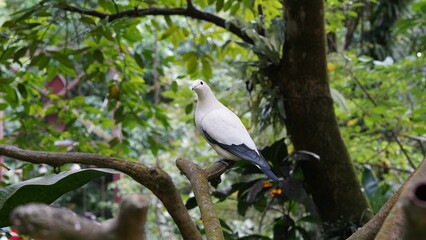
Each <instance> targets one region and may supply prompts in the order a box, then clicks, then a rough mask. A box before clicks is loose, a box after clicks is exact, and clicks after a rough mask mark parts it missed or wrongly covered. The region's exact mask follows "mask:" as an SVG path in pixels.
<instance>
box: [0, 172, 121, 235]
mask: <svg viewBox="0 0 426 240" xmlns="http://www.w3.org/2000/svg"><path fill="white" fill-rule="evenodd" d="M112 173H116V171H114V170H111V169H106V168H89V169H82V170H76V171H68V172H61V173H59V174H54V175H48V176H43V177H38V178H33V179H30V180H27V181H23V182H20V183H16V184H13V185H10V186H8V187H5V188H2V189H0V227H5V226H8V225H10V222H9V214H10V213H11V212H12V210H13V209H15V208H16V207H18V206H20V205H23V204H27V203H31V202H38V203H46V204H50V203H52V202H53V201H55V200H56V199H57V198H59V197H60V196H62V195H63V194H65V193H67V192H69V191H71V190H74V189H77V188H79V187H81V186H83V185H84V184H86V183H88V182H89V181H91V180H93V179H95V178H98V177H101V176H106V175H109V174H112Z"/></svg>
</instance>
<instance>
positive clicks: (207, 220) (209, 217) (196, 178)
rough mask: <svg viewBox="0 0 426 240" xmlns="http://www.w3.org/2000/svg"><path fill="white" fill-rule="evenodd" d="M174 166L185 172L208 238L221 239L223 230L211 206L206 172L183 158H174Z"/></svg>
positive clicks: (211, 239)
mask: <svg viewBox="0 0 426 240" xmlns="http://www.w3.org/2000/svg"><path fill="white" fill-rule="evenodd" d="M176 166H177V167H178V168H179V170H180V171H181V172H182V173H183V174H185V176H186V177H187V178H188V180H189V181H190V182H191V186H192V190H193V191H194V195H195V199H196V200H197V204H198V207H199V208H200V212H201V218H202V219H203V225H204V229H205V230H206V236H207V239H208V240H223V239H224V237H223V231H222V227H221V225H220V221H219V218H218V217H217V216H216V212H215V210H214V208H213V201H212V198H211V195H210V188H209V183H208V181H207V179H208V174H206V171H204V170H203V169H201V168H200V167H199V166H198V165H196V164H194V163H192V162H190V161H188V160H186V159H183V158H178V159H177V160H176Z"/></svg>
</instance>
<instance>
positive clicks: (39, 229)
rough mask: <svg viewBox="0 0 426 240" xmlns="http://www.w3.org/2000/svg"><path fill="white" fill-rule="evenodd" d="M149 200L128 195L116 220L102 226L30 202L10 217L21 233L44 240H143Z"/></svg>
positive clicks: (58, 209) (67, 211)
mask: <svg viewBox="0 0 426 240" xmlns="http://www.w3.org/2000/svg"><path fill="white" fill-rule="evenodd" d="M148 207H149V199H148V198H147V197H145V196H143V195H137V194H133V195H128V196H126V197H125V198H124V200H123V203H122V204H121V206H120V213H119V215H118V217H117V218H115V219H113V220H111V221H106V222H104V223H102V224H100V223H98V222H95V221H92V220H89V219H87V218H84V217H81V216H78V215H76V214H75V213H74V212H72V211H70V210H68V209H63V208H54V207H50V206H48V205H45V204H37V203H31V204H27V205H23V206H20V207H18V208H16V209H15V210H14V211H13V213H12V217H11V221H12V222H13V225H14V227H16V228H17V230H18V232H19V233H21V234H25V235H29V236H30V237H32V238H35V239H43V240H75V239H91V240H118V239H126V240H144V239H145V238H144V228H145V222H146V217H147V212H148Z"/></svg>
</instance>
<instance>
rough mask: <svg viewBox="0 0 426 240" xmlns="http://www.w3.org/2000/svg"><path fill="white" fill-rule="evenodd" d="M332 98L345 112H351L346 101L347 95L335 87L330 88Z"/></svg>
mask: <svg viewBox="0 0 426 240" xmlns="http://www.w3.org/2000/svg"><path fill="white" fill-rule="evenodd" d="M330 93H331V98H332V99H333V101H334V102H335V103H336V104H337V106H339V108H340V110H342V112H343V113H345V114H350V109H349V105H348V103H347V102H346V99H345V97H344V96H343V95H342V94H341V93H340V92H339V91H337V90H336V89H335V88H332V87H331V88H330Z"/></svg>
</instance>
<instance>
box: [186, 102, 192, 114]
mask: <svg viewBox="0 0 426 240" xmlns="http://www.w3.org/2000/svg"><path fill="white" fill-rule="evenodd" d="M193 107H194V104H192V103H190V104H188V105H186V107H185V113H186V114H190V113H191V112H192V108H193Z"/></svg>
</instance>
